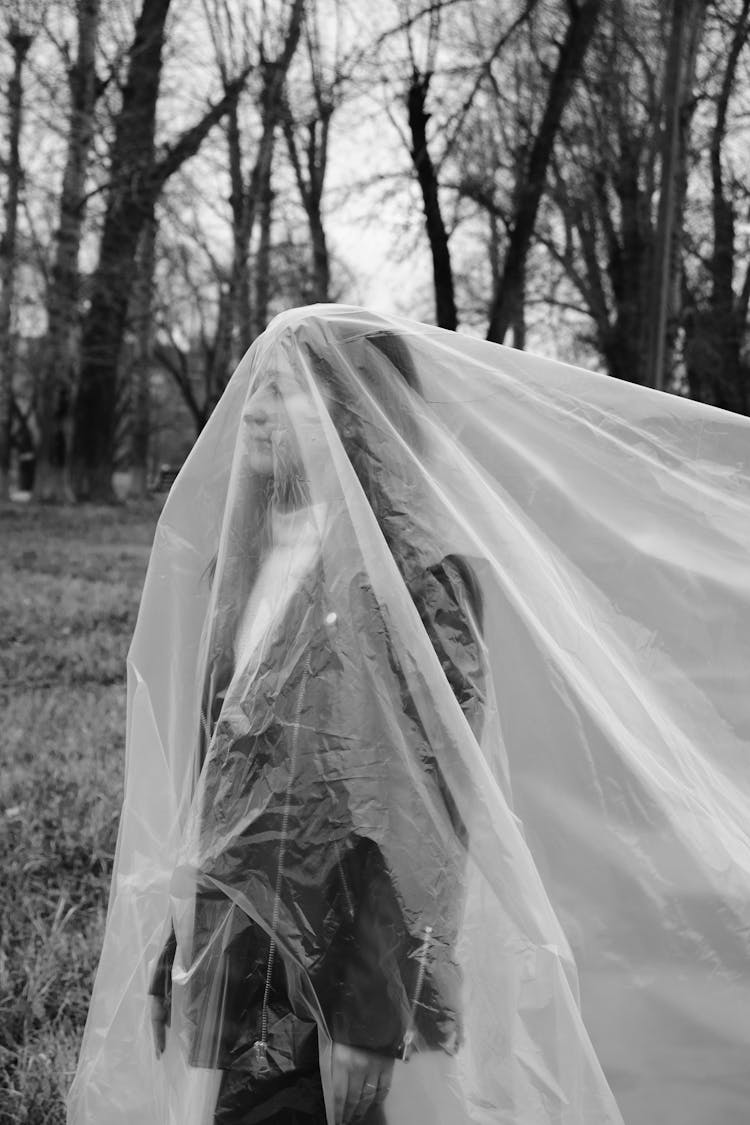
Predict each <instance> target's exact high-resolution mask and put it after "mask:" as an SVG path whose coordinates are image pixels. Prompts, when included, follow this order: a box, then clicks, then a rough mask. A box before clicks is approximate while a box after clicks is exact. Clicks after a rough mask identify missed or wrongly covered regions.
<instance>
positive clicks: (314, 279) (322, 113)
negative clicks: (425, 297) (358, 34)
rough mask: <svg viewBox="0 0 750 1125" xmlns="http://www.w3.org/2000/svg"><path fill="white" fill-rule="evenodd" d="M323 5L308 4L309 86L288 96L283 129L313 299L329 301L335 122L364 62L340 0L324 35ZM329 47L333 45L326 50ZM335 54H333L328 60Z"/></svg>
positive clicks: (310, 293) (306, 25) (306, 31)
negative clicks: (327, 218) (328, 218)
mask: <svg viewBox="0 0 750 1125" xmlns="http://www.w3.org/2000/svg"><path fill="white" fill-rule="evenodd" d="M318 8H319V5H318V4H312V5H309V7H308V11H307V15H306V19H305V47H306V51H305V56H306V70H307V75H306V83H305V86H306V89H305V92H304V93H303V94H302V95H301V96H300V95H299V94H298V97H297V99H296V101H297V103H298V104H297V105H292V99H291V97H290V96H287V98H286V101H285V106H284V117H283V128H284V137H285V140H286V147H287V153H288V155H289V160H290V163H291V165H292V169H293V171H294V178H295V182H296V184H297V190H298V191H299V197H300V200H301V202H302V206H303V208H304V211H305V216H306V218H307V224H308V229H309V234H310V252H311V285H310V290H309V299H310V300H312V301H329V300H330V287H331V263H330V256H329V250H328V239H327V235H326V230H325V224H324V220H323V192H324V188H325V178H326V172H327V169H328V150H329V140H330V133H331V120H332V118H333V115H334V113H335V111H336V108H337V107H338V105H339V104H340V103H341V100H342V98H343V96H344V90H345V87H346V85H347V83H348V82H349V80H350V77H351V73H352V71H353V70H355V69H356V67H357V65H358V63H359V61H360V60H361V51H362V49H361V46H360V45H359V44H357V45H356V46H352V49H351V50H350V51H349V52H347V50H346V44H345V43H344V30H343V29H344V20H343V12H342V5H341V2H340V0H336V3H335V9H334V13H333V17H332V18H333V20H334V21H335V22H334V28H333V30H331V27H330V19H329V20H328V21H327V23H326V33H325V34H322V33H321V28H320V13H319V11H318ZM326 48H328V49H326ZM329 56H330V58H329Z"/></svg>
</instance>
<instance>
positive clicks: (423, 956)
mask: <svg viewBox="0 0 750 1125" xmlns="http://www.w3.org/2000/svg"><path fill="white" fill-rule="evenodd" d="M431 945H432V926H425V928H424V929H423V930H422V944H421V945H420V947H419V953H418V954H417V959H418V963H417V979H416V981H415V982H414V991H413V992H412V997H411V1005H410V1007H409V1023H408V1026H407V1028H406V1033H405V1035H404V1039H403V1045H402V1048H401V1058H402V1060H403V1061H404V1062H406V1060H407V1059H408V1058H409V1055H410V1054H411V1048H412V1045H413V1043H414V1039H415V1037H416V1034H417V1032H416V1026H415V1023H416V1015H417V1005H418V1004H419V1000H420V997H421V995H422V988H423V986H424V978H425V973H426V971H427V954H428V953H429V952H430V946H431Z"/></svg>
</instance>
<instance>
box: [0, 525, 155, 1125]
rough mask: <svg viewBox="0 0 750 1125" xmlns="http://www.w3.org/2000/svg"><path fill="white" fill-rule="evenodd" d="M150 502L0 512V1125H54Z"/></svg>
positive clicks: (110, 811)
mask: <svg viewBox="0 0 750 1125" xmlns="http://www.w3.org/2000/svg"><path fill="white" fill-rule="evenodd" d="M157 514H158V513H157V509H156V507H153V508H150V507H143V508H141V509H139V510H133V509H129V508H119V509H114V508H113V509H102V508H85V507H82V508H42V509H39V508H32V507H30V506H24V507H22V506H20V505H17V506H7V505H6V506H5V507H3V508H2V509H0V768H1V769H2V773H1V774H0V777H1V778H2V781H1V782H0V1125H9V1123H11V1122H13V1123H16V1122H19V1123H25V1125H59V1123H62V1122H64V1120H65V1107H64V1097H65V1093H66V1091H67V1087H68V1085H69V1084H70V1081H71V1078H72V1075H73V1071H74V1068H75V1064H76V1057H77V1052H78V1045H79V1042H80V1037H81V1033H82V1031H83V1024H84V1021H85V1018H86V1010H87V1005H88V998H89V993H90V990H91V983H92V978H93V973H94V970H95V968H96V963H97V959H98V955H99V947H100V942H101V937H102V932H103V925H104V917H105V912H106V904H107V895H108V890H109V880H110V874H111V866H112V858H113V853H114V847H115V837H116V833H117V818H118V811H119V805H120V800H121V790H122V768H123V749H124V721H125V656H126V653H127V648H128V644H129V640H130V636H131V634H132V631H133V626H134V624H135V618H136V613H137V610H138V601H139V597H140V591H141V586H142V583H143V578H144V575H145V570H146V563H147V561H148V552H149V547H150V543H151V538H152V536H153V530H154V526H155V522H156V518H157Z"/></svg>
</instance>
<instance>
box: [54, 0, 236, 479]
mask: <svg viewBox="0 0 750 1125" xmlns="http://www.w3.org/2000/svg"><path fill="white" fill-rule="evenodd" d="M169 3H170V0H143V7H142V9H141V13H140V15H139V17H138V20H137V22H136V31H135V39H134V42H133V46H132V48H131V52H130V64H129V68H128V77H127V81H126V84H125V89H124V91H123V100H122V108H121V110H120V113H119V115H118V118H117V123H116V128H115V139H114V143H113V148H112V159H111V184H110V190H109V195H108V199H107V208H106V213H105V218H104V228H103V233H102V240H101V246H100V250H99V261H98V264H97V267H96V270H95V272H94V280H93V287H92V290H93V291H92V298H91V305H90V307H89V311H88V314H87V316H86V319H85V321H84V325H83V331H82V342H81V372H80V379H79V387H78V395H77V398H76V405H75V424H74V434H73V451H72V477H73V484H74V489H75V493H76V496H77V497H78V498H79V499H92V500H93V499H97V500H105V501H110V500H112V498H113V492H112V469H113V460H114V441H115V423H116V405H117V370H118V361H119V357H120V350H121V347H122V340H123V334H124V331H125V323H126V318H127V308H128V299H129V296H130V290H131V288H132V285H133V280H134V275H135V258H136V249H137V245H138V239H139V237H140V234H141V230H142V229H143V225H144V223H145V222H146V221H147V219H148V217H149V215H150V214H151V211H152V208H153V206H154V202H155V201H156V199H157V198H158V196H159V193H160V191H161V190H162V188H163V186H164V183H165V182H166V180H167V179H168V178H169V176H171V175H172V174H173V172H175V171H177V169H178V168H179V167H180V166H181V165H182V164H183V163H184V161H185V160H187V159H189V157H191V156H193V155H194V154H195V153H196V152H197V151H198V148H199V147H200V145H201V143H202V141H203V139H204V138H205V136H206V134H207V133H208V132H209V130H210V129H211V128H212V127H213V126H214V125H215V124H216V122H217V121H219V120H220V119H221V118H222V117H223V116H224V114H225V113H226V112H227V111H228V109H229V108H230V107H231V106H232V105H233V104H234V103H235V101H236V99H237V97H238V96H239V92H240V89H241V88H242V86H243V85H244V82H245V79H246V77H247V71H245V73H243V74H242V75H240V76H239V77H238V78H237V79H236V80H234V81H233V82H232V83H230V84H229V85H228V86H227V87H226V91H225V94H224V97H223V98H222V99H221V100H220V101H219V102H218V103H217V104H216V105H215V106H211V107H210V108H209V109H208V110H207V111H206V113H205V114H204V116H203V117H202V118H201V119H200V121H198V122H197V124H196V125H194V126H192V127H191V128H190V129H187V130H186V131H185V132H184V133H183V134H182V135H181V136H180V138H179V140H178V141H177V142H176V143H175V144H174V145H173V146H172V147H171V148H170V149H169V150H168V151H167V153H166V154H165V155H164V156H163V157H161V159H160V160H158V161H155V159H154V124H155V117H156V102H157V97H158V93H159V81H160V77H161V66H162V47H163V43H164V24H165V21H166V17H167V12H168V9H169ZM248 70H249V68H248Z"/></svg>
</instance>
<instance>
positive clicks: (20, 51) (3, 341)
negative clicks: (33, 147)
mask: <svg viewBox="0 0 750 1125" xmlns="http://www.w3.org/2000/svg"><path fill="white" fill-rule="evenodd" d="M37 14H38V13H37V12H36V11H34V10H33V9H32V5H30V4H29V5H27V6H25V7H24V5H22V4H15V5H11V6H10V10H9V12H8V15H7V17H6V18H7V24H6V33H5V38H6V41H7V43H8V46H9V47H10V50H11V53H12V56H13V71H12V74H11V77H10V81H9V84H8V119H9V138H8V161H7V189H6V196H5V206H4V209H3V210H4V218H5V227H4V230H3V235H2V238H1V239H0V498H3V497H5V496H6V495H7V492H8V485H9V474H10V452H11V450H10V432H11V429H10V428H11V418H12V401H13V373H14V369H15V347H14V337H13V322H12V315H13V296H14V287H15V274H16V251H17V229H18V205H19V197H20V192H21V177H22V170H21V159H20V154H19V141H20V137H21V117H22V111H23V68H24V63H25V62H26V56H27V55H28V53H29V50H30V48H31V44H32V42H33V40H34V25H35V16H36V15H37Z"/></svg>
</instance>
